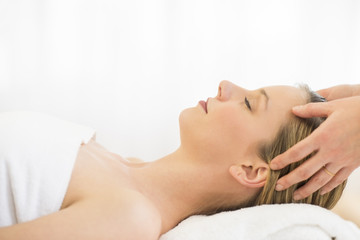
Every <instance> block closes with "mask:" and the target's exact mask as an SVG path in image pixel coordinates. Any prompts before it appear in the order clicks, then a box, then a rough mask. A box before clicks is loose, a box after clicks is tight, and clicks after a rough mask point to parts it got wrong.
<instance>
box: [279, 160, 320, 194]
mask: <svg viewBox="0 0 360 240" xmlns="http://www.w3.org/2000/svg"><path fill="white" fill-rule="evenodd" d="M323 165H324V164H323V163H322V162H321V156H320V157H319V156H316V155H315V156H314V157H312V158H310V159H309V160H308V161H306V162H304V163H302V164H301V165H300V166H299V167H297V168H296V169H294V170H292V171H291V172H290V173H288V174H287V175H285V176H283V177H281V178H280V179H279V180H278V181H277V183H276V187H275V189H276V191H281V190H284V189H287V188H289V187H290V186H292V185H294V184H296V183H299V182H302V181H304V180H307V179H309V178H310V177H311V176H313V175H314V174H315V173H316V172H317V171H319V170H320V169H321V168H322V166H323ZM319 188H320V187H319Z"/></svg>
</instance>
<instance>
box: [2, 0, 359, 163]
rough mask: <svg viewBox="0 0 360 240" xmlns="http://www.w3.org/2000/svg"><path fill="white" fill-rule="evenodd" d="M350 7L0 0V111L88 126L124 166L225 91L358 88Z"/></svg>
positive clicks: (354, 5) (209, 0)
mask: <svg viewBox="0 0 360 240" xmlns="http://www.w3.org/2000/svg"><path fill="white" fill-rule="evenodd" d="M359 26H360V2H359V1H355V0H341V1H340V0H339V1H334V0H322V1H319V0H311V1H310V0H309V1H300V0H299V1H289V0H283V1H268V0H254V1H239V0H221V1H220V0H219V1H215V0H204V1H199V0H176V1H171V0H163V1H160V0H154V1H150V0H131V1H130V0H123V1H121V0H120V1H119V0H112V1H111V0H99V1H95V0H82V1H76V0H61V1H55V0H46V1H45V0H32V1H31V0H0V111H7V110H36V111H41V112H46V113H50V114H52V115H55V116H58V117H60V118H63V119H67V120H70V121H74V122H77V123H80V124H85V125H88V126H91V127H93V128H95V129H96V130H97V140H98V142H100V143H101V144H103V145H104V146H105V147H106V148H108V149H109V150H111V151H114V152H116V153H118V154H121V155H123V156H125V157H128V156H134V157H139V158H142V159H143V160H145V161H150V160H154V159H156V158H159V157H161V156H163V155H165V154H168V153H170V152H171V151H173V150H175V149H176V148H177V147H178V145H179V136H178V135H179V130H178V116H179V113H180V112H181V110H183V109H184V108H186V107H191V106H195V105H196V104H197V103H198V101H199V100H201V99H206V98H207V97H209V96H215V95H216V92H217V86H218V83H219V82H220V81H221V80H222V79H228V80H231V81H233V82H235V83H237V84H238V85H240V86H243V87H245V88H249V89H255V88H258V87H262V86H265V85H276V84H289V85H293V84H296V83H307V84H309V85H310V87H311V88H313V89H314V90H316V89H319V88H324V87H328V86H332V85H336V84H341V83H359V79H360V27H359Z"/></svg>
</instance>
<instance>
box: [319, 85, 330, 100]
mask: <svg viewBox="0 0 360 240" xmlns="http://www.w3.org/2000/svg"><path fill="white" fill-rule="evenodd" d="M316 92H317V93H318V94H319V95H320V96H322V97H324V98H326V99H327V98H328V97H329V94H330V88H325V89H321V90H318V91H316Z"/></svg>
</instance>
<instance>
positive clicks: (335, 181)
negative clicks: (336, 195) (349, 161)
mask: <svg viewBox="0 0 360 240" xmlns="http://www.w3.org/2000/svg"><path fill="white" fill-rule="evenodd" d="M351 172H352V170H351V169H348V168H343V169H341V170H340V171H338V172H337V173H336V175H335V177H333V178H332V179H331V181H329V182H328V183H327V184H326V185H325V186H323V187H322V189H321V191H320V194H321V195H323V194H326V193H328V192H330V191H331V190H333V189H334V188H336V187H337V186H339V185H340V184H341V183H343V182H344V181H345V180H346V179H347V178H348V177H349V176H350V174H351Z"/></svg>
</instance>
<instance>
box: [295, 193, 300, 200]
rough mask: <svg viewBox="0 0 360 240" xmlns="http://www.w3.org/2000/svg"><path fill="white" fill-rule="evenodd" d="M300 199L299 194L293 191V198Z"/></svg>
mask: <svg viewBox="0 0 360 240" xmlns="http://www.w3.org/2000/svg"><path fill="white" fill-rule="evenodd" d="M300 199H301V196H300V194H298V193H295V194H294V200H295V201H298V200H300Z"/></svg>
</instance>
